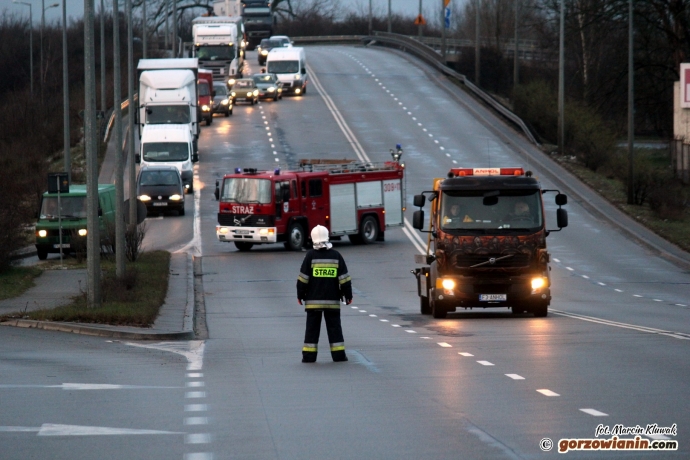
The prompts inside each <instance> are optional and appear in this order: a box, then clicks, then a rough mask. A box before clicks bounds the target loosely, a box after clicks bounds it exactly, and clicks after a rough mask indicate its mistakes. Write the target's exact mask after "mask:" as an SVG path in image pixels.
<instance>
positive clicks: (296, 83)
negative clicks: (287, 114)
mask: <svg viewBox="0 0 690 460" xmlns="http://www.w3.org/2000/svg"><path fill="white" fill-rule="evenodd" d="M266 72H268V73H274V74H276V75H277V76H278V80H280V81H281V82H282V83H283V94H287V93H292V94H307V81H308V78H307V60H306V58H305V56H304V48H296V47H292V48H273V49H271V51H270V52H269V53H268V56H267V57H266Z"/></svg>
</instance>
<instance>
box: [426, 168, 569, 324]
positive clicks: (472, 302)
mask: <svg viewBox="0 0 690 460" xmlns="http://www.w3.org/2000/svg"><path fill="white" fill-rule="evenodd" d="M547 192H555V193H556V198H555V202H556V204H557V205H558V209H557V210H556V219H557V224H556V225H557V226H558V230H547V229H546V219H545V215H544V205H543V201H542V195H543V194H544V193H547ZM426 195H428V196H429V199H430V201H431V216H430V222H429V229H428V230H426V232H427V233H430V235H431V237H430V239H429V244H428V245H427V253H426V255H418V256H415V262H416V263H420V264H424V265H426V266H424V267H421V268H416V269H414V270H412V273H413V274H414V275H415V276H416V277H417V289H418V294H419V298H420V308H421V313H422V314H432V315H433V317H434V318H445V317H446V314H447V313H448V312H453V311H455V310H456V308H458V307H460V308H465V309H467V308H470V309H471V308H491V307H507V308H511V309H512V312H513V313H523V312H531V313H533V314H534V316H537V317H543V316H546V315H547V311H548V306H549V304H550V302H551V289H550V285H551V284H550V283H551V281H550V274H549V271H550V267H549V261H550V256H549V253H548V251H547V249H546V237H547V236H548V235H549V233H550V232H551V231H560V230H561V229H562V228H563V227H566V226H567V225H568V214H567V211H566V210H565V209H563V208H561V206H563V205H565V204H566V203H567V197H566V195H564V194H562V193H560V192H559V191H558V190H543V189H542V188H541V186H540V184H539V182H538V181H537V179H535V178H534V177H532V173H531V172H529V171H527V172H524V170H523V169H522V168H453V169H451V170H450V172H449V174H448V178H447V179H436V180H435V181H434V187H433V190H431V191H425V192H422V194H421V195H416V196H415V197H414V205H415V206H418V207H419V208H420V210H418V211H415V213H414V217H413V224H412V225H413V227H414V228H416V229H418V230H421V231H424V230H423V227H424V211H423V210H422V209H421V208H422V207H423V206H424V203H425V200H426ZM432 244H433V249H432Z"/></svg>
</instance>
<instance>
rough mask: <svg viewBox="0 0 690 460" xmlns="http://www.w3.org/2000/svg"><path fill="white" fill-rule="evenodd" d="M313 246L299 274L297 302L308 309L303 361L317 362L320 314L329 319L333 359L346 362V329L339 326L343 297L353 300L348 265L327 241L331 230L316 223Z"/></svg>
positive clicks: (327, 321)
mask: <svg viewBox="0 0 690 460" xmlns="http://www.w3.org/2000/svg"><path fill="white" fill-rule="evenodd" d="M311 240H312V242H313V243H314V249H312V250H310V251H309V252H307V255H306V256H305V257H304V261H303V262H302V267H301V268H300V274H299V276H298V277H297V302H299V304H300V305H302V302H304V308H305V310H306V312H307V330H306V332H305V334H304V347H303V348H302V362H303V363H313V362H316V354H317V352H318V344H319V333H320V332H321V314H322V313H323V316H324V318H325V320H326V331H327V332H328V341H329V342H330V346H331V357H332V358H333V361H347V355H346V354H345V342H344V339H343V329H342V327H341V325H340V300H341V299H344V300H345V302H346V303H347V304H348V305H349V304H351V303H352V282H351V278H350V275H349V274H348V273H347V265H345V261H344V260H343V257H342V256H341V255H340V253H339V252H338V251H336V250H335V249H331V248H332V246H333V245H332V244H331V243H329V242H328V229H327V228H326V227H323V226H321V225H317V226H316V227H314V228H313V229H312V231H311Z"/></svg>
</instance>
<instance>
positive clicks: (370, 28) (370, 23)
mask: <svg viewBox="0 0 690 460" xmlns="http://www.w3.org/2000/svg"><path fill="white" fill-rule="evenodd" d="M371 2H372V0H369V35H371V33H372V31H373V25H372V16H371V14H372V13H371Z"/></svg>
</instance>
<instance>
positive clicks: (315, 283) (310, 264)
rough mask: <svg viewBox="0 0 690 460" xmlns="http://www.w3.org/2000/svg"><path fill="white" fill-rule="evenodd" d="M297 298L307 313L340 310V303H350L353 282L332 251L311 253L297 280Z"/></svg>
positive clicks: (338, 257)
mask: <svg viewBox="0 0 690 460" xmlns="http://www.w3.org/2000/svg"><path fill="white" fill-rule="evenodd" d="M297 298H298V299H300V300H304V301H305V302H304V305H305V307H304V308H305V309H306V310H324V309H333V308H336V309H337V308H340V299H345V301H346V302H347V301H349V300H351V299H352V279H351V278H350V275H349V274H348V273H347V265H345V260H343V257H342V256H341V255H340V253H339V252H338V251H336V250H335V249H325V248H324V249H311V250H309V251H308V252H307V255H306V256H305V257H304V261H303V262H302V267H301V268H300V273H299V276H298V277H297Z"/></svg>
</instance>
